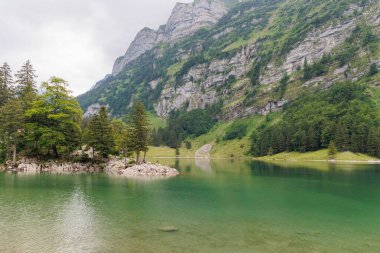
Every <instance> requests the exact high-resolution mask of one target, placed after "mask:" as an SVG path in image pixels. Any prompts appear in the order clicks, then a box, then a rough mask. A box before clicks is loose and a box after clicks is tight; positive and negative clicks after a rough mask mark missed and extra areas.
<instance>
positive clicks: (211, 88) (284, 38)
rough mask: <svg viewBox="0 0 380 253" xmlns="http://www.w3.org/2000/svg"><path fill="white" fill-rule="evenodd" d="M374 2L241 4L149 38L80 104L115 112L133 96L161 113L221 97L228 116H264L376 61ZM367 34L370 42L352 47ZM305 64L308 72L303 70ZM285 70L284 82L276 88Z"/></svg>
mask: <svg viewBox="0 0 380 253" xmlns="http://www.w3.org/2000/svg"><path fill="white" fill-rule="evenodd" d="M379 9H380V8H379V5H378V4H377V2H376V1H360V3H358V2H357V1H350V0H344V1H342V2H339V3H337V2H334V1H315V2H308V1H301V0H300V1H295V0H293V1H274V0H271V1H258V0H257V1H247V2H244V3H239V4H237V5H234V7H232V8H230V9H229V11H228V12H227V14H225V15H224V16H223V17H221V18H220V19H219V20H218V22H217V23H216V24H214V25H213V26H211V28H206V29H205V28H201V29H198V30H197V31H196V32H195V33H194V34H193V35H191V36H187V37H185V38H182V39H181V40H178V41H176V42H175V43H159V44H157V45H154V46H153V47H152V48H150V44H149V43H148V44H149V46H148V47H147V48H150V49H147V50H146V51H145V52H144V53H142V54H141V55H139V56H138V57H137V58H135V59H134V60H133V61H130V62H129V63H127V64H126V65H125V66H124V67H123V68H119V69H121V70H120V72H118V73H117V74H116V75H113V76H108V77H106V79H105V80H103V81H101V82H100V83H98V84H97V85H96V86H95V87H94V89H93V90H92V91H90V92H88V93H86V94H84V95H82V96H80V97H79V101H80V102H81V105H82V107H84V109H87V107H88V106H90V105H93V104H96V103H100V104H105V105H109V106H110V109H111V112H112V113H113V115H114V116H119V117H120V116H122V115H123V114H124V113H125V112H126V110H128V106H130V105H131V103H132V102H133V100H135V99H141V100H143V101H144V103H145V104H146V106H147V107H148V108H149V109H150V110H152V111H154V112H155V113H156V114H157V115H159V116H161V117H167V116H168V115H169V113H170V112H172V111H175V110H185V111H191V110H194V109H199V108H200V109H204V108H206V107H207V106H208V105H211V104H214V103H216V102H218V101H219V100H223V102H224V106H223V118H224V119H227V120H228V119H235V118H239V117H246V116H250V115H254V114H262V115H266V114H268V113H269V112H272V111H276V110H279V109H281V108H282V107H283V106H284V105H285V104H287V103H288V102H289V101H291V100H293V99H294V98H296V97H297V96H299V95H300V94H302V91H303V90H310V89H324V88H326V87H329V86H331V85H333V84H334V83H336V82H339V81H344V80H357V79H358V78H360V77H361V76H364V75H365V74H366V73H367V72H368V69H369V65H370V64H372V63H374V64H377V65H378V66H380V60H379V54H378V45H379V44H378V34H379V28H378V27H379V24H380V14H379ZM206 27H207V26H206ZM208 27H210V26H208ZM161 29H162V28H161ZM358 30H360V31H358ZM146 31H148V30H146ZM148 32H150V31H148ZM353 33H357V34H353ZM368 34H372V35H373V36H374V37H375V38H376V39H375V41H371V42H370V43H369V44H367V45H366V46H365V47H364V46H361V45H360V46H357V45H356V44H360V43H363V42H361V41H360V39H361V37H363V36H364V37H365V36H367V35H368ZM349 40H351V42H348V41H349ZM366 47H367V49H368V50H367V49H366ZM349 50H351V52H348V51H349ZM142 51H144V50H142ZM348 53H351V55H350V56H349V57H348V56H347V54H348ZM322 61H323V62H322ZM306 67H307V69H311V70H310V71H311V74H310V77H308V78H305V77H304V76H302V75H303V72H305V70H306ZM308 71H309V70H308ZM285 75H288V76H289V81H288V82H287V83H286V84H285V85H283V86H286V87H281V80H282V79H283V77H284V76H285Z"/></svg>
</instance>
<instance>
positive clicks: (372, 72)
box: [368, 63, 379, 76]
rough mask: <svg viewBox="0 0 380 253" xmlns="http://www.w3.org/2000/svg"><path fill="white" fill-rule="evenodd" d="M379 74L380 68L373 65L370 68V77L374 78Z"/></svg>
mask: <svg viewBox="0 0 380 253" xmlns="http://www.w3.org/2000/svg"><path fill="white" fill-rule="evenodd" d="M377 73H379V68H378V67H377V64H376V63H372V64H371V65H370V67H369V71H368V76H374V75H376V74H377Z"/></svg>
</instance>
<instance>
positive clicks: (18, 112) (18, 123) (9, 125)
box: [0, 99, 24, 164]
mask: <svg viewBox="0 0 380 253" xmlns="http://www.w3.org/2000/svg"><path fill="white" fill-rule="evenodd" d="M23 123H24V114H23V111H22V109H21V105H20V101H19V100H18V99H12V100H10V101H9V102H8V103H6V104H5V105H4V106H2V107H0V133H1V134H0V141H1V143H2V144H3V145H4V146H5V149H6V150H5V151H6V154H7V155H6V158H10V155H9V153H10V150H12V151H13V158H12V161H13V164H16V159H17V145H18V143H19V141H20V138H21V137H22V135H23V132H24V129H23Z"/></svg>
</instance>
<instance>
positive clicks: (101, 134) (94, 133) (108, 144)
mask: <svg viewBox="0 0 380 253" xmlns="http://www.w3.org/2000/svg"><path fill="white" fill-rule="evenodd" d="M86 142H87V144H88V145H89V146H91V147H92V148H93V150H95V151H97V152H99V153H100V154H101V155H102V156H103V157H104V158H106V157H108V155H109V154H110V153H111V151H112V149H113V148H114V145H115V142H114V133H113V129H112V124H111V120H110V119H109V117H108V112H107V108H106V107H105V106H102V107H101V108H100V110H99V112H98V113H97V114H96V115H94V116H93V117H92V118H91V120H90V122H89V124H88V130H87V134H86Z"/></svg>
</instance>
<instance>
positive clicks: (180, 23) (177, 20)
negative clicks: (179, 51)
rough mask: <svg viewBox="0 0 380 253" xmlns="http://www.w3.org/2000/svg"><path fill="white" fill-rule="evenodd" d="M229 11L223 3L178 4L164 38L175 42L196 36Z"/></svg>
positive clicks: (202, 1)
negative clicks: (199, 31)
mask: <svg viewBox="0 0 380 253" xmlns="http://www.w3.org/2000/svg"><path fill="white" fill-rule="evenodd" d="M226 12H227V9H226V6H225V4H224V3H223V2H221V1H209V0H197V1H195V2H194V3H190V4H184V3H177V4H176V6H175V7H174V10H173V12H172V14H171V16H170V18H169V20H168V22H167V24H166V26H165V34H164V37H163V38H162V40H163V41H165V42H173V41H176V40H178V39H180V38H183V37H185V36H189V35H192V34H194V33H195V32H196V31H198V30H199V29H201V28H203V27H207V26H210V25H213V24H215V23H216V22H217V21H218V20H219V19H220V18H221V17H222V16H223V15H224V14H226Z"/></svg>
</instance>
